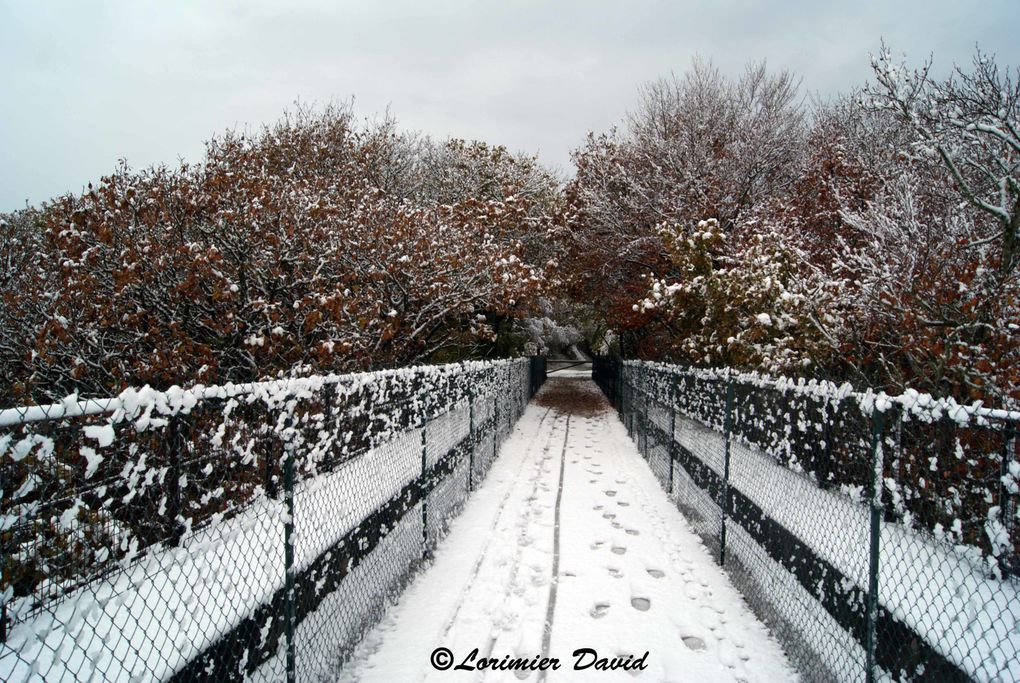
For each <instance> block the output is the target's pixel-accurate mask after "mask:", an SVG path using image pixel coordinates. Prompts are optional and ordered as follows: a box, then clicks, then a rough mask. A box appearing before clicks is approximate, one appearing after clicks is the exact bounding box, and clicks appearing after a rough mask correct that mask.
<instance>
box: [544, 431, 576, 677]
mask: <svg viewBox="0 0 1020 683" xmlns="http://www.w3.org/2000/svg"><path fill="white" fill-rule="evenodd" d="M569 440H570V415H567V428H566V433H565V434H564V435H563V450H562V451H561V452H560V483H559V486H558V487H557V489H556V508H555V513H554V514H555V517H554V518H553V566H552V579H551V580H550V582H549V604H548V606H547V607H546V611H545V627H544V630H543V633H542V656H543V657H548V656H549V645H550V642H551V641H552V626H553V617H554V616H555V615H556V589H557V587H558V586H559V583H560V505H561V503H562V501H563V472H564V470H565V469H566V466H567V442H568V441H569ZM545 676H546V669H541V670H540V671H539V673H538V682H539V683H542V682H543V681H545Z"/></svg>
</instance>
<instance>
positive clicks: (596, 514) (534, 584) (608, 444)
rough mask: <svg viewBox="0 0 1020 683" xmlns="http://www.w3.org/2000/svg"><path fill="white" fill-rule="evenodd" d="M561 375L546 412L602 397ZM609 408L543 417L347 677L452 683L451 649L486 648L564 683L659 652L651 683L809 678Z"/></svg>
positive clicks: (529, 422) (505, 459)
mask: <svg viewBox="0 0 1020 683" xmlns="http://www.w3.org/2000/svg"><path fill="white" fill-rule="evenodd" d="M559 374H560V373H555V374H553V375H550V378H549V381H548V382H547V383H546V385H545V386H544V387H543V389H542V392H540V395H539V403H541V399H542V396H543V395H545V394H548V393H549V392H550V391H552V390H553V389H554V388H555V387H557V386H563V385H564V384H566V383H569V384H570V385H574V386H575V387H576V390H577V391H580V392H597V390H596V389H595V387H594V385H593V384H592V383H591V382H590V381H587V380H585V381H579V380H578V379H576V378H565V379H559V378H558V377H557V376H558V375H559ZM602 406H603V410H601V411H600V412H598V413H597V414H594V415H585V414H581V413H574V414H568V413H566V412H563V411H562V410H561V409H560V408H556V407H553V408H548V407H543V406H542V405H537V404H536V403H532V404H531V405H529V407H528V408H527V410H526V411H525V413H524V415H523V416H522V418H521V420H520V421H519V422H518V423H517V426H516V428H515V430H514V432H513V434H512V436H511V437H510V439H509V440H508V441H507V442H506V444H505V445H504V446H503V448H502V450H501V451H500V455H499V458H498V459H497V460H496V462H495V464H494V465H493V467H492V469H491V471H490V474H489V476H488V478H487V479H486V480H485V482H484V483H483V484H482V485H481V486H480V487H479V489H478V490H477V492H476V493H474V494H473V495H472V496H471V498H470V499H469V500H468V501H467V503H466V505H465V508H464V511H463V513H462V514H461V516H460V517H458V518H457V519H456V520H455V521H454V522H453V524H452V525H451V528H450V533H449V536H448V537H447V538H446V540H445V541H444V542H443V543H442V544H441V545H440V546H439V547H438V548H437V550H436V552H435V556H434V560H433V564H432V566H431V567H430V568H429V569H428V570H427V571H425V572H424V573H423V574H421V575H420V576H419V577H418V578H417V579H416V580H415V581H414V582H413V583H412V584H411V585H410V586H409V588H408V589H407V590H406V591H405V592H404V594H403V595H402V596H401V597H400V599H399V601H398V602H397V603H396V605H395V606H393V607H392V608H391V609H390V611H389V612H388V613H387V615H386V616H385V617H384V619H383V621H382V622H381V623H380V624H379V625H378V626H377V627H376V628H375V629H374V630H373V631H371V632H370V633H369V635H368V636H367V637H366V638H365V639H364V641H363V642H362V644H361V645H360V646H359V648H358V650H357V651H356V652H355V654H354V656H353V658H352V659H351V661H350V662H349V663H348V665H347V666H346V667H345V668H344V670H343V672H342V673H341V675H340V677H339V680H341V681H363V682H365V683H368V682H370V681H428V680H436V681H438V680H447V679H448V678H449V677H451V676H452V675H455V674H453V672H443V671H437V670H436V669H434V668H433V667H432V666H431V664H430V657H431V655H432V653H433V651H434V650H435V649H436V648H438V647H446V648H449V649H450V650H451V651H452V653H453V655H454V662H455V664H456V663H459V662H461V661H462V660H463V659H465V658H467V657H469V655H470V654H471V652H472V651H473V650H474V649H475V648H477V649H478V654H477V655H476V658H475V663H476V664H477V663H478V660H479V659H481V658H495V659H497V660H500V661H502V660H503V658H504V657H507V656H509V657H520V658H524V659H528V660H532V659H534V658H535V657H538V656H549V657H556V658H558V659H559V660H560V662H561V668H560V669H559V670H548V671H546V672H545V673H544V675H545V680H550V681H556V680H584V679H585V676H586V675H590V676H596V675H597V678H598V680H600V681H603V680H605V681H614V680H618V681H630V680H632V678H633V675H634V673H635V672H626V671H623V670H620V669H618V670H615V671H598V672H597V674H591V673H590V672H589V673H588V674H585V673H581V672H577V671H573V670H572V667H573V665H574V657H573V656H572V653H573V652H574V651H575V650H577V649H579V648H593V649H594V650H596V651H597V652H598V654H599V656H600V657H606V658H613V657H625V656H627V655H633V656H635V657H640V656H641V655H643V654H644V652H646V651H647V652H648V656H647V658H646V663H647V670H645V671H643V672H638V673H640V677H641V678H643V679H645V680H655V681H665V680H711V681H727V680H730V681H737V680H744V681H783V680H794V679H796V674H795V673H794V672H793V670H792V669H791V667H790V665H789V663H788V662H787V661H786V659H785V657H784V655H783V653H782V651H781V649H780V648H779V646H778V645H777V644H776V643H775V641H774V640H772V639H771V637H770V636H769V635H768V633H767V631H766V629H765V627H764V626H763V625H762V624H761V623H760V622H759V621H757V619H756V618H755V617H754V616H753V615H752V614H751V613H750V611H749V610H748V608H747V607H746V605H745V604H744V602H743V600H742V599H741V597H740V596H739V594H738V593H737V591H736V589H735V588H734V587H733V586H732V585H731V583H730V582H729V579H728V578H727V577H726V575H725V574H724V573H723V572H722V571H721V570H720V569H719V567H718V566H717V565H716V564H715V562H714V561H713V560H712V558H711V557H710V555H709V554H708V552H707V550H706V549H705V547H704V546H703V545H702V543H701V541H700V540H699V539H698V537H697V536H696V535H695V534H694V533H693V532H692V530H691V529H690V527H689V525H688V523H687V522H686V520H685V519H684V518H683V516H682V515H681V514H680V513H679V512H678V511H677V510H676V509H675V508H674V507H673V505H672V504H671V503H670V501H669V500H668V499H667V497H666V496H664V495H663V492H662V490H661V488H660V487H659V483H658V481H657V480H656V478H655V476H654V475H653V473H652V472H651V471H650V470H649V468H648V466H647V465H646V464H645V463H644V462H643V461H642V459H641V456H640V455H639V454H638V452H637V450H636V449H635V447H634V445H633V443H632V442H631V441H630V439H629V438H628V436H627V432H626V429H625V428H624V426H623V424H622V423H621V422H620V421H619V419H618V418H617V417H616V414H615V413H612V412H610V411H609V410H608V408H607V407H606V406H605V403H604V401H603V402H602ZM561 471H562V475H561ZM561 476H562V479H561ZM558 498H559V500H558ZM557 527H558V530H559V533H558V536H559V544H558V548H557V544H556V540H557V539H556V536H557V533H556V532H557ZM557 564H558V571H556V572H555V573H554V571H553V569H554V567H556V566H557ZM552 595H555V596H556V597H555V598H552V597H551V596H552ZM550 603H552V604H550ZM550 612H551V615H552V618H551V620H548V621H547V613H550ZM547 624H548V626H547ZM546 644H547V645H548V647H547V648H546V647H545V645H546ZM457 673H463V672H457ZM524 673H525V672H522V671H518V672H513V671H501V670H498V669H497V670H491V669H487V670H485V671H475V672H473V674H470V673H469V674H465V676H466V678H465V680H467V679H468V677H470V678H471V680H476V681H477V680H493V681H495V680H500V681H502V680H506V681H513V680H518V679H520V678H522V677H523V674H524ZM542 675H543V674H540V673H537V672H534V673H530V674H529V676H528V677H527V679H528V680H542Z"/></svg>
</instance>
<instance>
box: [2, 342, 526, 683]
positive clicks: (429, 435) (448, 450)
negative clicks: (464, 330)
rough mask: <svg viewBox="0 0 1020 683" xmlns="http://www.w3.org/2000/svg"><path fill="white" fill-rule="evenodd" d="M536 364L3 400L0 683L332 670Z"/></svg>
mask: <svg viewBox="0 0 1020 683" xmlns="http://www.w3.org/2000/svg"><path fill="white" fill-rule="evenodd" d="M542 361H543V359H540V358H536V359H531V361H530V362H529V361H528V360H526V359H522V360H516V361H498V362H487V363H481V362H472V363H463V364H455V365H446V366H435V367H419V368H410V369H404V370H393V371H385V372H378V373H366V374H359V375H345V376H327V377H311V378H301V379H289V380H280V381H273V382H263V383H257V384H250V385H243V386H237V385H227V386H222V387H202V386H198V387H194V388H193V389H190V390H181V389H178V388H172V389H170V390H168V391H165V392H160V391H154V390H151V389H149V388H145V389H143V390H139V391H127V392H124V393H123V394H121V395H120V396H119V397H117V398H115V399H107V400H101V401H97V400H79V399H78V398H77V397H74V396H72V397H69V398H68V399H67V400H65V401H64V402H63V403H60V404H56V405H51V406H35V407H31V408H24V409H9V410H4V411H0V520H2V527H0V543H2V547H0V551H2V553H0V556H2V561H3V565H2V591H3V592H2V619H0V629H2V632H0V640H2V645H0V680H4V681H28V680H47V681H111V680H117V681H120V680H124V681H127V680H132V681H134V680H144V681H149V680H175V681H189V680H217V681H221V680H242V679H249V680H266V681H279V680H318V679H321V678H323V677H328V676H329V675H330V674H334V673H336V671H337V670H338V668H339V666H340V665H341V664H342V662H343V661H344V660H345V658H346V657H347V656H349V654H350V652H351V650H352V648H353V647H354V645H356V643H357V641H358V640H359V639H360V637H361V636H362V635H363V634H364V632H365V631H366V629H367V628H368V627H370V626H371V625H373V624H374V623H375V622H376V621H377V620H378V619H379V618H380V616H381V614H382V612H383V610H384V609H385V606H386V604H387V601H388V600H389V599H391V598H392V597H393V596H395V595H396V594H397V593H399V591H400V590H401V589H402V588H403V586H404V585H406V582H407V580H408V578H409V577H410V575H411V573H412V572H413V571H414V570H415V569H416V568H417V567H418V566H419V565H420V564H421V562H422V561H423V559H425V558H427V557H428V555H429V553H430V551H431V550H432V549H433V548H434V547H435V545H436V542H437V540H438V539H439V538H440V537H441V536H442V534H443V532H444V529H445V526H446V524H447V522H448V521H449V519H450V518H451V516H452V515H453V514H455V513H456V512H457V510H458V508H459V506H460V505H461V504H462V503H463V501H464V499H465V497H466V496H467V494H468V492H469V491H470V490H471V489H472V488H473V487H474V486H475V485H476V484H477V482H479V481H480V480H481V479H482V478H483V477H484V476H485V474H486V472H487V471H488V469H489V466H490V464H491V463H492V461H493V458H494V457H495V456H496V452H497V450H498V448H499V445H500V443H501V442H502V441H503V440H504V439H505V438H506V437H507V435H508V434H509V432H510V430H511V428H512V426H513V424H514V422H515V421H516V420H517V418H518V417H519V416H520V414H521V413H522V411H523V409H524V406H525V404H526V402H527V400H528V399H529V397H530V396H531V395H532V394H533V393H534V392H535V391H536V390H537V388H538V386H539V385H540V384H541V382H542V380H543V379H544V368H543V362H542Z"/></svg>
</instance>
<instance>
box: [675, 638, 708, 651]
mask: <svg viewBox="0 0 1020 683" xmlns="http://www.w3.org/2000/svg"><path fill="white" fill-rule="evenodd" d="M680 638H681V640H683V641H684V645H686V646H687V647H688V648H690V649H692V650H704V649H705V641H704V640H702V639H701V638H698V637H697V636H681V637H680Z"/></svg>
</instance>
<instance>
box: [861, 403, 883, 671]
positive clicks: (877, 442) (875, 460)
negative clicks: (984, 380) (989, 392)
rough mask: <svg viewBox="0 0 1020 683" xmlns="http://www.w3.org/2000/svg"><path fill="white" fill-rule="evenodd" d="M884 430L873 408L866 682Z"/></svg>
mask: <svg viewBox="0 0 1020 683" xmlns="http://www.w3.org/2000/svg"><path fill="white" fill-rule="evenodd" d="M884 429H885V414H884V413H883V412H882V411H881V410H879V409H878V407H877V406H876V407H873V408H872V410H871V449H870V450H871V525H870V531H869V533H870V537H871V543H870V548H869V553H868V613H867V615H866V619H867V621H866V623H865V625H864V626H865V633H864V650H865V657H866V660H867V661H866V664H865V665H866V666H867V671H866V672H865V678H866V680H867V681H868V683H872V682H873V681H874V680H875V650H876V647H877V642H876V636H877V633H876V629H877V626H878V556H879V549H880V548H879V546H880V543H879V541H880V538H879V533H880V531H881V526H880V524H881V521H882V470H883V463H882V432H883V431H884Z"/></svg>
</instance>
